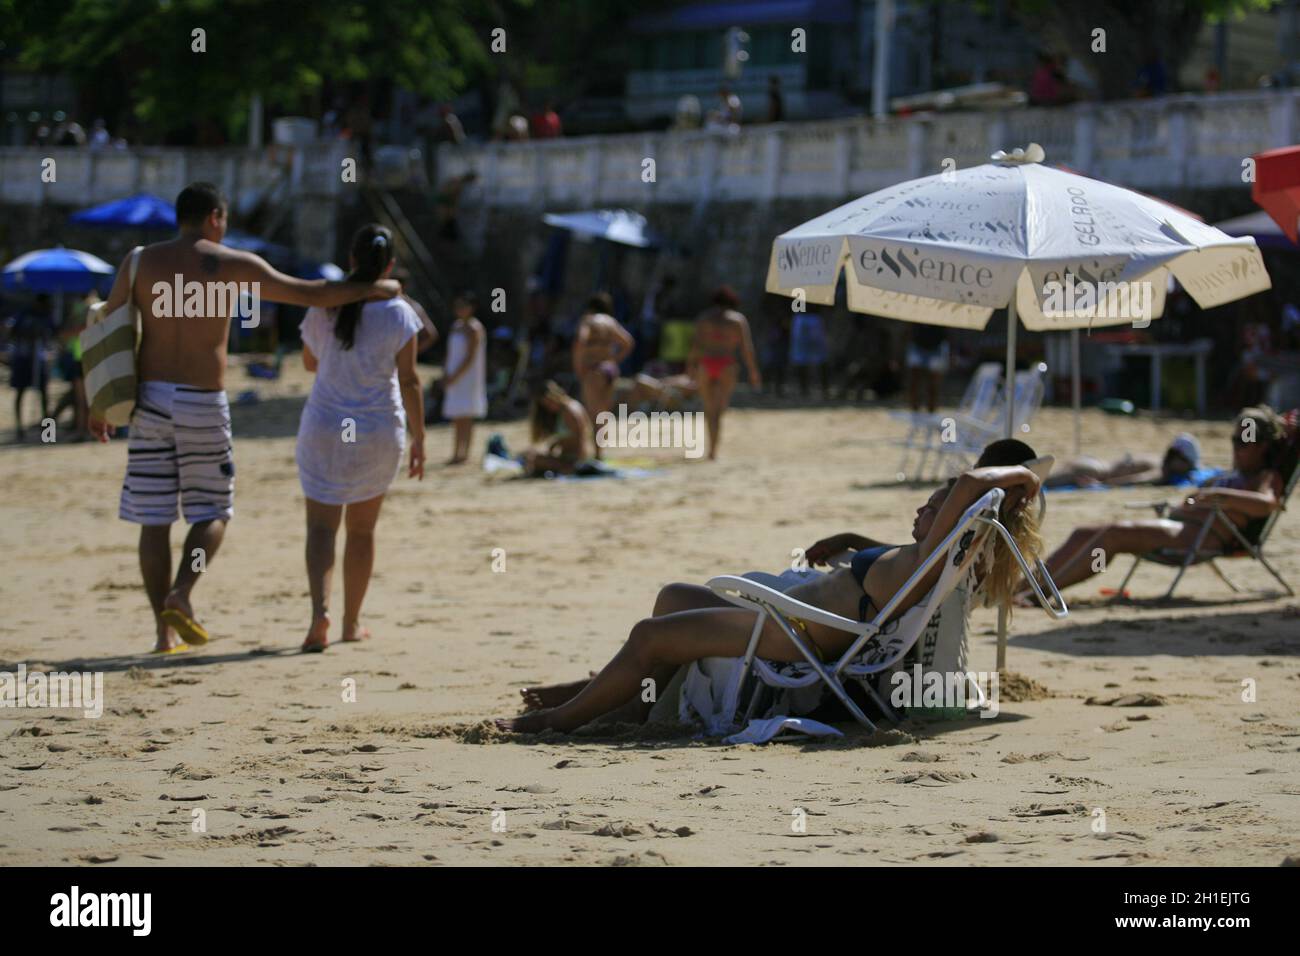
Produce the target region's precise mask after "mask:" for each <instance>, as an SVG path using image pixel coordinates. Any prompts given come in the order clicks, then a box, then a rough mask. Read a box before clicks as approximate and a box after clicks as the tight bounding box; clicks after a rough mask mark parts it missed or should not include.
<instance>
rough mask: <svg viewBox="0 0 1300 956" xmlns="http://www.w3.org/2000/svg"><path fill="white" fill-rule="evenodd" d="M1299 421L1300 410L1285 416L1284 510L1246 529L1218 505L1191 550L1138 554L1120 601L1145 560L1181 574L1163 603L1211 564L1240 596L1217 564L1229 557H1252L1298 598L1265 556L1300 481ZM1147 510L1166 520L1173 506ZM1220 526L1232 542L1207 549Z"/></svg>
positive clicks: (1158, 505) (1160, 504) (1121, 588)
mask: <svg viewBox="0 0 1300 956" xmlns="http://www.w3.org/2000/svg"><path fill="white" fill-rule="evenodd" d="M1298 420H1300V411H1296V410H1292V411H1291V412H1288V413H1287V415H1286V416H1285V417H1284V421H1285V422H1286V429H1287V431H1286V438H1285V447H1284V449H1283V452H1282V458H1281V463H1280V466H1281V471H1282V480H1283V482H1284V485H1283V489H1282V501H1281V507H1279V508H1278V509H1277V510H1276V511H1274V512H1273V513H1272V514H1271V515H1269V516H1268V517H1267V518H1262V519H1259V520H1256V521H1252V522H1250V523H1249V524H1247V525H1246V527H1244V528H1238V527H1237V526H1236V525H1235V524H1233V523H1232V521H1231V520H1230V519H1229V518H1228V516H1227V515H1226V514H1224V512H1223V510H1222V509H1221V508H1219V507H1218V506H1217V505H1215V506H1214V509H1213V510H1212V511H1211V512H1210V514H1209V515H1207V516H1206V518H1205V521H1204V522H1203V523H1202V525H1201V528H1200V531H1198V532H1197V534H1196V540H1195V541H1194V542H1193V543H1192V546H1191V547H1190V548H1186V549H1183V548H1160V549H1159V550H1156V551H1150V552H1148V553H1146V554H1139V555H1137V556H1136V557H1135V558H1134V559H1133V566H1132V567H1131V568H1129V570H1128V574H1126V575H1125V576H1124V581H1123V583H1122V584H1120V586H1119V590H1118V591H1116V593H1115V597H1116V599H1119V598H1122V597H1123V596H1124V593H1125V588H1127V587H1128V582H1129V581H1130V580H1131V579H1132V577H1133V574H1134V572H1136V571H1137V569H1138V565H1139V564H1141V563H1142V562H1143V561H1150V562H1151V563H1152V564H1163V565H1165V566H1166V567H1174V568H1177V569H1178V573H1177V574H1175V575H1174V580H1173V581H1172V582H1171V583H1170V585H1169V590H1168V591H1166V592H1165V593H1164V594H1163V595H1162V596H1161V597H1160V598H1159V599H1158V600H1161V601H1168V600H1169V599H1170V598H1172V597H1173V596H1174V589H1175V588H1177V587H1178V583H1179V582H1180V581H1182V579H1183V575H1184V574H1186V573H1187V569H1188V568H1190V567H1192V566H1193V565H1196V564H1205V565H1209V568H1210V570H1211V571H1213V572H1214V573H1215V574H1217V575H1218V576H1219V578H1220V580H1222V581H1223V583H1224V584H1226V585H1227V586H1228V587H1229V588H1231V589H1232V590H1233V592H1234V593H1240V592H1241V590H1242V589H1241V588H1240V587H1238V586H1237V585H1236V584H1234V583H1233V582H1232V581H1231V580H1229V578H1228V576H1227V575H1226V574H1224V573H1223V569H1222V568H1220V567H1219V565H1218V564H1217V563H1216V562H1218V561H1220V560H1227V559H1229V558H1252V559H1254V560H1255V561H1258V562H1259V563H1260V564H1261V565H1262V566H1263V568H1264V570H1265V571H1267V572H1268V573H1269V574H1271V575H1272V576H1273V579H1274V580H1275V581H1277V583H1278V584H1280V585H1282V589H1283V590H1284V591H1285V592H1286V593H1287V596H1288V597H1293V596H1294V595H1295V591H1294V589H1292V587H1291V585H1290V584H1288V583H1287V582H1286V579H1285V578H1283V577H1282V575H1281V574H1279V573H1278V571H1277V569H1276V568H1275V567H1273V565H1272V564H1270V563H1269V560H1268V558H1266V557H1265V556H1264V546H1265V545H1266V544H1267V543H1268V539H1269V536H1270V535H1271V534H1272V533H1273V528H1274V527H1275V526H1276V525H1277V522H1278V519H1279V518H1280V517H1281V516H1282V512H1283V511H1284V510H1286V503H1287V501H1288V500H1289V499H1290V497H1291V492H1293V491H1294V490H1295V486H1296V484H1297V481H1300V429H1298V428H1297V422H1298ZM1144 507H1151V508H1154V509H1155V512H1156V515H1157V516H1159V517H1164V515H1165V513H1166V512H1167V511H1168V510H1169V503H1168V502H1164V501H1161V502H1157V503H1155V504H1153V505H1149V506H1144ZM1216 524H1221V526H1222V527H1223V528H1226V529H1227V530H1228V531H1229V532H1231V534H1232V539H1231V540H1230V541H1228V542H1225V543H1224V544H1223V545H1214V546H1212V547H1208V548H1207V547H1204V546H1203V545H1204V544H1205V539H1206V537H1207V536H1208V535H1209V533H1210V530H1211V529H1212V528H1213V527H1214V526H1215V525H1216Z"/></svg>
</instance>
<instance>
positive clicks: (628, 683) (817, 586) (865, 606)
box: [497, 465, 1039, 733]
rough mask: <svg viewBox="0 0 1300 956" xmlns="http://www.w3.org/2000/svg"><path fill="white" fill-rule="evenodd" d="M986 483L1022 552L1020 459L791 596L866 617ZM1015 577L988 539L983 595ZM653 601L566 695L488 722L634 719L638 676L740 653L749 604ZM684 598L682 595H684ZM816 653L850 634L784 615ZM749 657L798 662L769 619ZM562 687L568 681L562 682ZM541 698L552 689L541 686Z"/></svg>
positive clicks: (959, 486)
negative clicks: (615, 648)
mask: <svg viewBox="0 0 1300 956" xmlns="http://www.w3.org/2000/svg"><path fill="white" fill-rule="evenodd" d="M992 488H1003V489H1005V490H1006V493H1007V497H1006V500H1005V501H1004V503H1003V520H1004V521H1006V523H1007V525H1008V529H1009V530H1010V531H1011V533H1012V535H1013V536H1014V537H1015V539H1016V541H1017V544H1018V545H1019V546H1020V549H1021V551H1022V552H1023V553H1025V555H1026V557H1027V558H1029V560H1031V561H1032V560H1033V556H1034V555H1036V554H1037V547H1038V531H1037V524H1038V523H1037V517H1036V515H1035V512H1034V511H1033V509H1027V508H1026V507H1025V506H1026V505H1027V504H1028V503H1029V502H1031V501H1033V499H1034V498H1035V497H1036V496H1037V494H1038V490H1039V481H1038V477H1037V476H1036V475H1035V474H1034V473H1033V472H1032V471H1030V470H1029V469H1027V468H1025V467H1023V466H1021V465H1012V466H1009V467H994V468H975V469H972V470H970V471H968V472H965V473H964V474H962V475H961V476H960V477H958V478H957V479H955V480H954V481H953V482H952V483H951V484H950V485H945V486H944V487H942V488H940V489H938V490H937V491H935V492H934V493H933V494H932V495H931V496H930V497H929V498H928V499H927V500H926V501H925V502H924V503H923V504H922V505H921V506H920V507H919V508H917V509H916V518H915V520H914V521H913V523H912V543H911V544H907V545H902V546H889V545H884V546H880V547H875V548H867V549H865V550H863V551H859V552H858V553H857V554H855V555H854V556H853V558H852V560H851V562H850V564H849V566H848V567H843V568H835V569H832V570H831V571H830V572H829V573H827V574H824V575H819V576H817V577H816V578H813V579H812V580H809V581H807V582H804V583H801V584H797V585H795V586H794V587H793V588H791V589H790V590H789V591H787V592H786V593H788V594H789V595H790V596H791V597H793V598H795V599H797V600H800V601H803V602H804V603H806V604H810V605H812V606H814V607H818V608H822V609H824V610H827V611H831V612H832V613H835V614H839V615H842V616H844V617H851V618H855V619H856V620H860V621H865V620H870V619H871V618H872V617H873V616H874V615H875V613H876V609H877V608H879V607H882V606H883V605H884V604H885V603H886V602H887V601H888V600H889V599H890V598H891V597H892V596H893V595H894V594H895V592H897V591H898V589H899V588H901V587H902V586H903V584H904V583H905V582H906V581H907V580H908V578H909V577H911V575H912V574H913V573H914V572H915V571H916V569H917V568H918V567H919V566H920V565H921V563H922V562H923V561H924V560H925V558H926V557H928V556H929V555H930V553H931V552H932V551H934V549H935V548H936V547H937V546H938V545H939V544H940V542H942V540H943V538H944V537H945V536H946V535H947V534H948V532H950V531H951V530H952V529H953V527H954V526H955V525H956V523H957V522H958V521H959V520H960V519H961V517H962V515H964V514H965V512H966V509H968V508H969V507H970V506H971V505H972V504H974V503H975V502H976V501H978V500H979V499H980V498H981V497H982V496H983V495H984V494H985V493H987V492H988V491H989V490H990V489H992ZM941 570H942V569H941V568H939V567H935V568H932V569H931V572H930V574H929V575H927V577H926V579H925V580H923V581H922V582H921V583H920V584H919V585H918V586H917V587H916V588H915V589H914V591H913V593H912V594H911V595H910V596H909V597H908V598H907V599H906V600H904V601H903V602H901V603H900V606H899V608H898V613H899V614H902V613H903V612H905V611H906V610H907V609H908V608H910V607H911V606H912V605H913V604H915V603H916V601H918V600H920V599H921V598H922V597H924V595H925V594H926V592H927V591H928V590H929V588H930V587H932V586H933V584H934V581H935V580H937V578H938V576H939V573H940V571H941ZM1018 575H1019V568H1018V565H1017V564H1016V562H1015V558H1014V557H1013V555H1012V554H1011V552H1010V551H1009V550H1008V549H1007V548H1006V546H1005V545H1004V544H1002V543H1001V541H998V542H996V543H995V545H994V552H993V558H992V560H991V564H990V567H989V568H988V570H987V572H986V574H985V578H984V587H985V593H986V594H987V595H988V597H989V598H990V599H991V600H994V601H1000V600H1002V599H1003V598H1005V597H1008V596H1009V595H1010V594H1011V592H1012V590H1013V589H1014V587H1015V585H1016V582H1017V579H1018ZM660 598H661V601H660V603H659V605H658V606H657V607H656V610H657V611H662V612H663V613H660V614H658V615H657V616H654V617H650V618H646V619H645V620H643V621H640V622H639V623H638V624H636V625H635V626H634V627H633V628H632V631H631V633H630V634H629V636H628V639H627V642H626V643H625V644H624V645H623V647H622V649H621V650H620V651H619V652H618V654H616V655H615V656H614V659H613V660H612V661H610V662H609V664H607V665H606V666H605V668H604V669H603V670H601V671H600V673H598V674H596V676H595V677H593V678H592V679H591V680H590V681H589V682H587V683H586V684H585V685H584V686H582V687H581V689H579V690H578V691H577V693H576V694H574V696H573V697H572V698H571V699H569V700H565V701H563V702H562V703H557V704H556V705H555V706H553V707H551V708H549V709H541V710H535V711H532V712H529V713H524V714H521V715H520V716H517V717H514V718H506V719H501V720H498V721H497V724H498V726H500V727H501V729H503V730H506V731H512V732H515V733H540V732H541V731H544V730H559V731H563V732H566V733H567V732H569V731H573V730H576V729H577V728H579V727H581V726H583V725H584V724H587V723H589V722H590V721H592V720H595V719H596V718H598V717H601V716H604V715H607V714H611V713H613V712H618V713H619V714H620V716H622V715H623V714H624V713H625V712H627V713H628V715H629V716H631V717H632V718H633V719H639V720H641V721H644V720H645V719H646V716H647V715H648V714H649V711H650V707H651V706H652V705H651V704H647V703H642V701H641V696H640V695H641V692H642V688H643V683H642V682H643V681H644V680H646V679H647V678H649V679H650V680H652V681H654V686H655V687H667V686H668V683H669V681H670V680H671V679H672V677H673V674H674V673H675V672H676V670H677V668H678V667H680V666H681V665H683V664H689V663H690V662H691V661H695V660H699V659H701V658H705V657H740V656H742V655H743V654H744V653H745V649H746V648H747V647H748V645H749V640H750V635H751V633H752V631H753V628H754V623H755V618H754V615H755V613H756V612H754V611H750V610H747V609H745V608H739V607H735V606H732V605H727V606H725V607H722V606H712V607H698V606H694V607H687V608H683V609H677V608H676V607H675V606H674V604H673V603H672V598H671V597H665V595H664V594H662V593H661V595H660ZM691 600H693V597H692V598H688V599H687V601H686V602H685V603H690V601H691ZM793 623H794V625H795V626H796V627H798V628H799V629H800V630H801V631H802V632H803V633H804V635H805V636H806V637H807V639H808V641H809V642H810V643H811V644H812V645H813V646H814V647H815V648H816V649H817V650H818V651H819V653H820V655H821V656H822V659H823V660H830V659H832V658H835V657H838V656H839V655H840V654H842V653H843V652H844V651H845V649H846V648H847V647H848V646H849V644H850V643H852V641H853V640H854V637H853V635H852V634H848V633H845V632H842V631H837V630H835V629H833V628H830V627H826V626H824V625H821V624H818V623H816V622H814V621H799V620H797V619H796V620H795V621H793ZM758 655H759V656H760V657H763V658H765V659H767V660H773V661H783V662H789V661H798V660H801V659H802V658H801V655H800V654H799V652H798V650H797V649H796V648H795V647H794V645H793V644H791V642H790V641H789V639H788V638H787V637H786V636H785V635H784V633H783V632H782V631H781V629H780V628H779V626H778V625H777V624H776V623H775V622H774V621H772V620H770V619H769V620H768V621H767V622H766V624H765V625H764V627H763V630H762V632H761V634H760V636H759V644H758ZM571 686H572V685H571ZM545 696H546V697H547V699H548V700H556V699H558V698H559V697H560V696H562V694H559V693H555V694H553V695H552V694H550V693H547V694H546V695H545Z"/></svg>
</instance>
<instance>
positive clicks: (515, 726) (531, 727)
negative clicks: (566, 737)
mask: <svg viewBox="0 0 1300 956" xmlns="http://www.w3.org/2000/svg"><path fill="white" fill-rule="evenodd" d="M550 716H551V712H550V711H549V710H534V711H532V712H530V713H527V714H520V715H519V716H518V717H499V718H498V719H497V720H496V721H495V723H496V725H497V728H498V729H500V730H504V731H505V732H506V733H510V734H540V733H541V732H542V731H543V730H547V729H549V728H550V726H551V724H550Z"/></svg>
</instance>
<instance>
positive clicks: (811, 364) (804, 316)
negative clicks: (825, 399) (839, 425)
mask: <svg viewBox="0 0 1300 956" xmlns="http://www.w3.org/2000/svg"><path fill="white" fill-rule="evenodd" d="M828 357H829V356H828V354H827V344H826V320H825V319H824V318H822V316H821V314H820V313H817V312H812V311H809V312H796V313H794V319H793V322H792V324H791V327H790V364H791V365H792V366H794V368H795V371H796V374H797V375H798V376H799V393H800V394H801V395H803V396H804V397H805V398H807V397H808V376H809V372H811V371H816V373H817V376H818V378H819V379H820V380H821V384H822V392H823V394H824V393H825V392H826V391H827V387H826V386H827V382H826V360H827V358H828Z"/></svg>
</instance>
